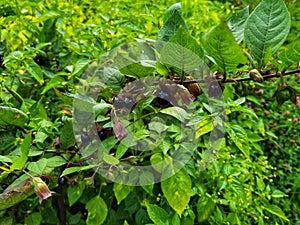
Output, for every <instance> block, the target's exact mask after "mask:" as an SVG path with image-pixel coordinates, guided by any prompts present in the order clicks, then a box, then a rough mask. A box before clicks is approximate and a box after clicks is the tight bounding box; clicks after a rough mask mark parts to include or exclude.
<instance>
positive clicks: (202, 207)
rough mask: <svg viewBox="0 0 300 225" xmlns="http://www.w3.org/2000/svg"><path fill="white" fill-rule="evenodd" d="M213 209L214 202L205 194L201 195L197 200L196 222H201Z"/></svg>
mask: <svg viewBox="0 0 300 225" xmlns="http://www.w3.org/2000/svg"><path fill="white" fill-rule="evenodd" d="M214 209H215V204H214V202H213V201H212V200H211V198H208V197H206V196H202V197H201V198H199V200H198V204H197V215H198V222H199V223H201V222H203V221H205V220H207V219H208V218H209V216H210V215H211V214H212V212H213V211H214Z"/></svg>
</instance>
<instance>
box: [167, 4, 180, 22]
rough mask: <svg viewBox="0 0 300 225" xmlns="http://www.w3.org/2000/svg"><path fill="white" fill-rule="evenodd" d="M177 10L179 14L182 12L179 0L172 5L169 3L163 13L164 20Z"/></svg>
mask: <svg viewBox="0 0 300 225" xmlns="http://www.w3.org/2000/svg"><path fill="white" fill-rule="evenodd" d="M175 11H176V12H179V14H180V15H181V14H182V6H181V3H180V2H177V3H175V4H173V5H171V6H170V7H169V8H168V9H167V10H166V12H165V15H164V22H166V21H167V20H168V19H169V18H170V17H171V16H172V15H173V13H174V12H175Z"/></svg>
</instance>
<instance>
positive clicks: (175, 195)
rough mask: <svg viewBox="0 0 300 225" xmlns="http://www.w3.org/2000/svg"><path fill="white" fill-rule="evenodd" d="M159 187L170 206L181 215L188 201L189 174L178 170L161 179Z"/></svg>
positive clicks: (190, 185)
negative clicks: (172, 174) (167, 177)
mask: <svg viewBox="0 0 300 225" xmlns="http://www.w3.org/2000/svg"><path fill="white" fill-rule="evenodd" d="M161 188H162V191H163V193H164V195H165V197H166V199H167V201H168V203H169V204H170V206H171V207H172V208H173V209H174V210H175V211H176V212H177V213H178V214H179V215H181V214H182V213H183V211H184V210H185V208H186V206H187V205H188V203H189V201H190V194H191V189H192V182H191V179H190V177H189V175H188V174H187V173H186V172H185V171H184V170H180V171H178V172H177V173H176V174H175V175H174V176H172V177H170V178H169V179H167V180H164V181H162V183H161Z"/></svg>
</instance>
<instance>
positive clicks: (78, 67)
mask: <svg viewBox="0 0 300 225" xmlns="http://www.w3.org/2000/svg"><path fill="white" fill-rule="evenodd" d="M90 62H91V60H89V59H79V60H78V61H77V62H76V64H75V66H74V69H73V71H72V75H73V76H75V75H77V74H79V75H80V73H81V72H83V71H84V70H85V69H86V68H87V66H88V65H89V63H90Z"/></svg>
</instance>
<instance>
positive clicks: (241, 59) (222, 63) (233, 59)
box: [202, 22, 246, 73]
mask: <svg viewBox="0 0 300 225" xmlns="http://www.w3.org/2000/svg"><path fill="white" fill-rule="evenodd" d="M202 45H203V48H204V49H205V51H207V53H208V55H209V57H211V58H212V59H213V61H214V63H215V64H216V65H217V66H218V67H219V69H220V70H221V71H222V72H223V73H226V72H229V71H232V70H234V69H236V68H237V66H238V65H239V64H245V63H246V57H245V56H244V54H243V51H242V49H241V48H240V46H239V45H238V44H237V42H236V40H235V38H234V36H233V34H232V32H231V30H230V29H229V27H228V25H227V24H226V23H225V22H221V23H220V24H219V25H218V26H216V27H214V28H213V29H212V30H210V31H209V32H208V33H207V34H205V35H204V37H203V39H202Z"/></svg>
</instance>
